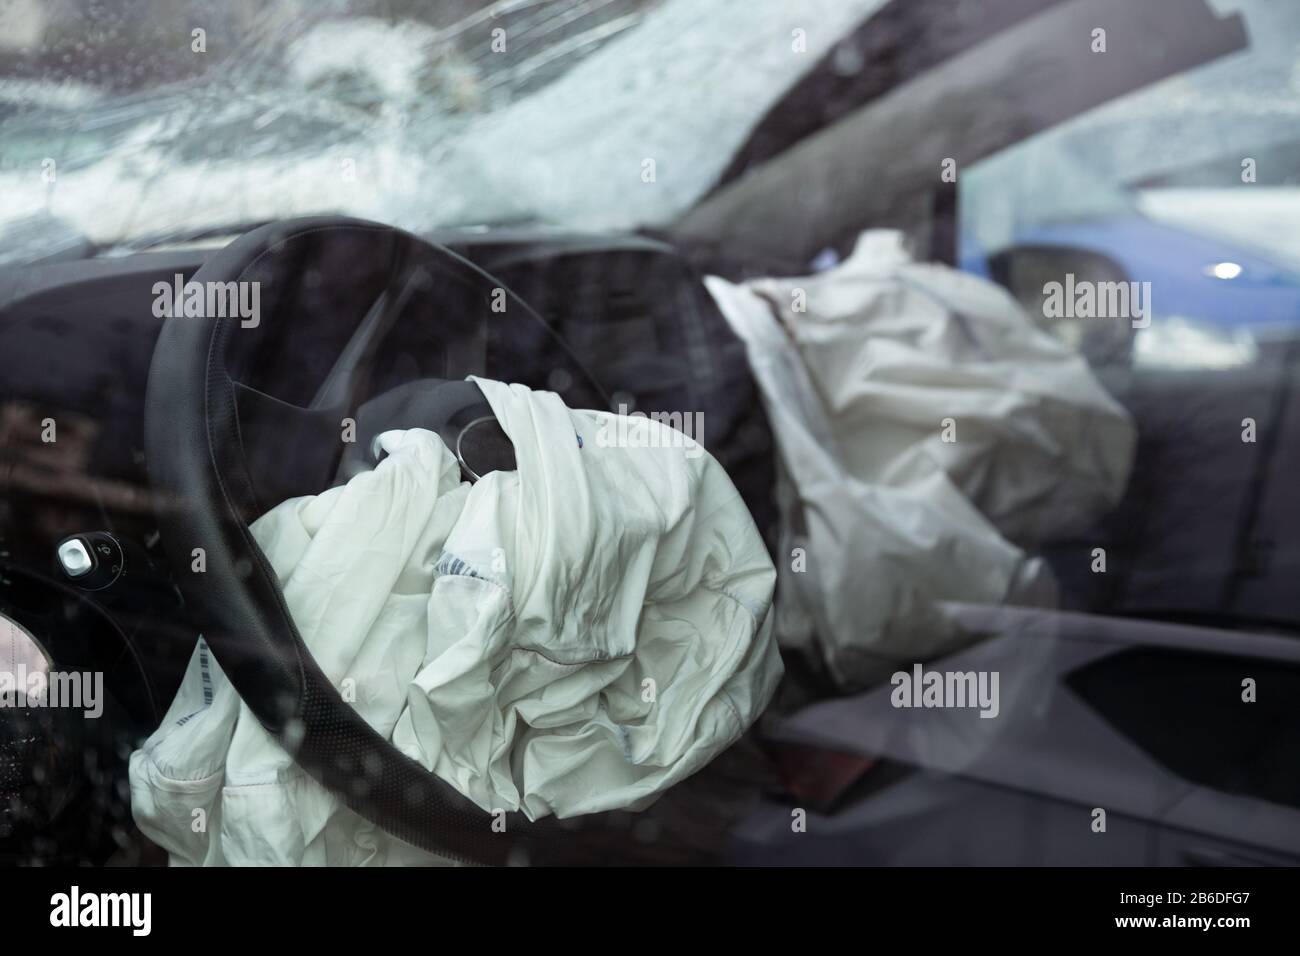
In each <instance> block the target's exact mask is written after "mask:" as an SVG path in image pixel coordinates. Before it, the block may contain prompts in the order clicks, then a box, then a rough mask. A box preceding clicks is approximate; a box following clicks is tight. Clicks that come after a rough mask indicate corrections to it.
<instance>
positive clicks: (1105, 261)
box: [958, 0, 1300, 369]
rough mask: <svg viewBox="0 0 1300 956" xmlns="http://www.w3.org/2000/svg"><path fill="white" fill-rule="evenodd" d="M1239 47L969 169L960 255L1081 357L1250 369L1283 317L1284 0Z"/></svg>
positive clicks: (1294, 210) (1287, 234) (1258, 0)
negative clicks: (1011, 296)
mask: <svg viewBox="0 0 1300 956" xmlns="http://www.w3.org/2000/svg"><path fill="white" fill-rule="evenodd" d="M1216 6H1218V7H1219V8H1221V9H1222V10H1223V12H1236V13H1240V14H1241V15H1242V17H1243V19H1244V22H1245V25H1246V29H1247V33H1248V37H1249V44H1248V46H1247V48H1246V49H1245V50H1243V51H1241V52H1239V53H1237V54H1233V55H1229V56H1226V57H1222V58H1219V59H1217V60H1214V61H1212V62H1210V63H1208V64H1205V65H1204V66H1201V67H1198V68H1196V69H1193V70H1189V71H1187V72H1185V73H1182V74H1179V75H1176V76H1173V77H1170V78H1169V79H1166V80H1164V81H1162V82H1159V83H1156V84H1153V85H1151V86H1149V87H1146V88H1144V89H1142V90H1139V91H1137V92H1135V93H1132V94H1130V95H1128V96H1125V97H1121V98H1120V99H1118V100H1115V101H1112V102H1110V103H1107V104H1105V105H1103V106H1101V107H1099V108H1097V109H1095V110H1091V111H1089V112H1086V113H1084V114H1081V115H1080V116H1077V117H1075V118H1073V119H1072V120H1070V121H1069V122H1067V123H1065V124H1062V125H1061V126H1057V127H1054V128H1052V129H1050V130H1047V131H1045V132H1043V133H1041V134H1038V135H1036V136H1034V137H1031V138H1030V139H1027V140H1025V141H1023V142H1021V143H1018V144H1016V145H1015V146H1013V147H1011V148H1009V149H1006V150H1003V151H1002V152H1000V153H998V154H995V155H994V156H991V157H989V158H987V159H986V160H984V161H982V162H980V163H978V164H975V165H973V166H972V167H970V168H969V169H968V170H967V171H966V172H965V173H964V174H963V177H962V180H961V183H960V185H959V198H958V203H959V214H958V218H959V226H958V229H959V238H958V249H959V252H958V256H959V261H960V263H961V266H962V267H963V268H965V269H967V270H969V271H972V272H976V273H978V274H981V275H985V276H988V277H990V278H992V279H994V280H995V281H997V282H999V283H1001V284H1003V285H1005V286H1006V287H1007V288H1008V289H1009V290H1010V291H1011V292H1012V293H1013V294H1015V295H1016V297H1017V298H1018V299H1020V301H1021V302H1022V303H1023V304H1024V305H1025V307H1026V308H1027V309H1028V310H1029V311H1030V313H1031V315H1033V316H1034V317H1035V318H1036V319H1038V320H1040V321H1041V323H1042V324H1043V326H1044V327H1045V328H1047V329H1048V330H1050V331H1052V332H1053V333H1054V334H1057V335H1058V336H1060V337H1061V338H1063V339H1064V340H1065V341H1067V342H1069V343H1070V344H1071V345H1072V346H1074V347H1076V348H1078V349H1080V350H1081V351H1082V352H1083V353H1084V354H1085V355H1086V356H1087V357H1088V359H1089V360H1090V361H1091V362H1093V364H1094V366H1100V365H1112V364H1120V365H1125V366H1127V365H1132V366H1136V367H1140V368H1178V369H1228V368H1240V367H1243V366H1250V365H1252V364H1254V363H1257V362H1258V361H1260V357H1261V353H1262V352H1267V351H1269V350H1270V349H1273V348H1275V345H1274V343H1276V342H1277V340H1278V339H1279V338H1289V337H1290V336H1291V335H1292V334H1293V333H1294V332H1295V331H1296V330H1297V329H1300V53H1298V52H1297V50H1296V49H1295V46H1294V43H1291V42H1283V41H1282V40H1281V39H1279V38H1282V37H1286V36H1294V35H1295V30H1296V29H1297V27H1300V8H1297V7H1295V6H1294V5H1291V4H1274V3H1268V2H1263V0H1220V2H1218V3H1216Z"/></svg>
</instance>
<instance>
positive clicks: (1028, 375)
mask: <svg viewBox="0 0 1300 956" xmlns="http://www.w3.org/2000/svg"><path fill="white" fill-rule="evenodd" d="M706 284H707V286H708V289H709V291H710V293H711V294H712V295H713V297H714V299H715V300H716V302H717V303H718V306H719V307H720V308H721V310H722V313H723V314H724V315H725V316H726V318H727V320H728V322H729V323H730V324H731V326H732V328H733V329H734V330H735V332H736V334H737V335H738V336H739V337H740V338H741V339H742V340H743V341H744V342H745V346H746V350H747V354H748V358H749V362H750V366H751V368H752V369H753V372H754V377H755V379H756V380H757V382H758V385H759V388H760V390H761V392H762V395H763V401H764V406H765V408H766V410H767V413H768V416H769V418H770V420H771V422H772V430H773V432H774V434H775V436H776V441H777V446H778V450H779V453H780V463H781V466H782V467H781V473H782V476H783V482H782V485H783V487H782V491H783V499H784V500H783V502H782V512H783V531H784V542H783V547H782V549H781V550H782V554H783V559H782V561H781V562H780V563H779V568H780V575H781V581H780V585H779V588H778V594H779V600H778V608H779V612H780V614H779V618H778V624H777V629H778V636H779V638H780V639H781V640H782V642H783V643H785V644H787V645H789V646H791V647H799V648H801V649H804V650H806V651H809V652H810V653H811V654H812V655H813V656H814V657H815V658H816V659H818V660H820V661H821V663H822V664H824V666H825V668H826V670H827V672H828V673H829V675H830V676H831V677H832V678H833V679H834V680H835V682H836V683H837V684H839V685H841V686H843V687H852V686H856V685H862V684H866V683H869V682H871V681H872V680H875V679H879V678H880V677H881V676H882V675H883V674H884V673H887V672H888V671H891V670H893V669H894V668H895V667H896V665H897V664H898V663H899V662H902V661H918V660H925V659H928V658H929V657H932V656H935V655H938V654H942V653H945V652H947V651H950V650H952V649H954V648H955V647H956V646H958V645H959V644H960V643H961V642H962V641H963V640H964V639H965V638H966V635H965V634H964V633H963V631H962V630H961V628H959V627H958V626H957V625H956V623H955V622H953V621H951V620H949V619H948V617H947V616H946V615H945V614H944V613H943V611H942V610H941V608H940V606H939V603H940V602H942V601H965V602H970V603H977V604H1000V603H1004V602H1005V603H1050V602H1051V601H1053V600H1054V595H1055V586H1054V583H1053V582H1052V579H1051V576H1050V574H1049V573H1048V571H1047V568H1046V565H1045V564H1044V562H1042V561H1041V560H1039V559H1036V558H1033V557H1032V556H1030V555H1029V554H1027V553H1026V551H1025V550H1023V549H1024V548H1026V547H1029V546H1032V545H1035V544H1038V543H1040V542H1042V541H1044V540H1047V539H1049V538H1053V537H1059V536H1062V535H1068V534H1071V533H1076V532H1078V531H1080V530H1081V529H1084V528H1086V527H1087V526H1088V523H1089V522H1090V521H1092V520H1094V519H1095V518H1097V517H1098V516H1099V515H1101V514H1103V513H1105V512H1106V511H1107V510H1109V509H1110V508H1112V507H1114V505H1115V504H1116V503H1117V502H1118V501H1119V498H1120V496H1121V495H1122V493H1123V490H1124V486H1125V484H1126V482H1127V480H1128V474H1129V469H1130V467H1131V465H1132V459H1133V449H1134V444H1135V437H1136V432H1135V429H1134V426H1133V423H1132V420H1131V418H1130V417H1129V415H1128V413H1127V412H1126V411H1125V410H1124V409H1123V408H1122V407H1121V406H1120V405H1119V404H1118V403H1117V402H1116V401H1115V400H1114V399H1112V398H1111V397H1110V396H1109V395H1108V394H1107V393H1106V391H1105V389H1103V388H1102V386H1101V384H1100V383H1099V382H1098V381H1097V380H1096V378H1095V377H1094V376H1093V374H1092V372H1091V370H1090V369H1089V367H1088V365H1087V363H1086V362H1085V361H1084V360H1083V359H1082V358H1080V357H1079V356H1078V355H1077V354H1074V353H1073V352H1071V351H1070V350H1069V349H1068V348H1067V347H1066V346H1064V345H1063V344H1062V343H1061V342H1059V341H1058V340H1056V339H1055V338H1053V337H1052V336H1050V335H1049V334H1047V333H1046V332H1044V331H1042V330H1040V329H1039V328H1037V327H1035V326H1034V324H1033V323H1032V322H1031V321H1030V319H1029V316H1027V315H1026V314H1025V312H1024V310H1023V309H1022V308H1021V307H1020V306H1019V304H1018V303H1016V301H1015V300H1014V299H1012V298H1011V296H1010V295H1008V294H1007V293H1006V292H1005V291H1004V290H1002V289H1001V288H999V287H998V286H996V285H994V284H992V283H990V282H987V281H985V280H983V279H980V278H977V277H975V276H973V275H968V274H966V273H963V272H958V271H956V270H953V269H950V268H947V267H945V266H940V265H929V264H921V263H915V262H913V261H912V260H911V258H910V256H909V255H908V254H907V252H906V250H905V249H904V247H903V244H902V238H901V235H900V234H899V233H897V232H893V231H888V230H874V231H870V232H866V233H864V234H863V235H862V236H861V237H860V238H859V240H858V243H857V246H856V247H855V249H854V251H853V253H852V255H851V256H850V257H849V258H848V259H846V260H845V261H844V262H843V263H841V264H840V265H838V266H837V267H835V268H833V269H830V270H828V271H826V272H823V273H820V274H818V275H815V276H808V277H802V278H794V279H775V278H766V279H755V280H752V281H750V282H746V283H744V284H743V285H736V284H733V283H730V282H727V281H726V280H724V279H720V278H715V277H710V278H708V279H707V280H706ZM784 555H790V556H791V560H789V561H787V560H786V559H785V558H784ZM796 562H801V563H800V564H796Z"/></svg>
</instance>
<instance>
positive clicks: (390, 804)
mask: <svg viewBox="0 0 1300 956" xmlns="http://www.w3.org/2000/svg"><path fill="white" fill-rule="evenodd" d="M314 240H315V241H325V242H335V243H336V244H339V245H341V246H343V247H347V246H348V244H349V243H351V244H358V243H359V244H360V245H361V246H368V245H373V244H387V246H388V248H387V249H386V253H387V254H388V255H390V256H392V260H391V262H390V265H391V264H392V263H396V264H397V265H398V266H399V268H397V269H394V270H393V272H392V274H393V275H394V276H396V275H397V274H398V273H399V272H401V273H403V274H407V275H409V274H410V273H409V269H410V267H411V266H412V264H413V263H414V264H417V265H418V263H419V262H420V261H422V260H423V261H427V262H428V263H431V264H436V266H437V267H438V268H442V269H447V270H450V273H452V274H455V275H457V276H459V277H461V278H468V279H470V280H472V281H474V282H476V283H478V284H480V285H481V286H483V287H484V288H485V289H486V288H488V287H490V288H491V290H492V292H493V294H495V295H498V296H499V295H501V294H504V296H505V297H506V299H507V300H508V303H509V305H508V308H509V309H510V310H516V309H520V310H523V311H524V314H525V315H526V316H529V317H531V318H533V319H535V320H536V322H538V323H540V324H541V325H542V326H545V323H544V322H543V320H542V319H541V318H540V317H539V316H537V315H536V313H535V312H533V311H532V310H531V309H530V308H529V307H528V306H527V305H526V304H525V303H524V302H523V301H522V300H519V299H518V298H517V297H515V296H514V295H513V293H511V292H510V291H509V290H508V289H506V288H505V287H504V286H503V285H502V284H501V283H499V282H496V280H494V279H492V277H491V276H489V275H488V274H487V273H485V272H483V271H482V270H480V269H478V268H477V267H476V266H473V265H472V264H470V263H469V262H468V261H466V260H464V259H463V258H461V257H459V256H457V255H455V254H454V253H452V252H450V251H449V250H446V249H443V248H441V247H437V246H434V245H432V244H430V243H427V242H424V241H423V240H421V239H418V238H417V237H415V236H412V235H410V234H408V233H405V232H402V231H400V230H396V229H392V228H391V227H388V226H384V225H381V224H378V223H372V222H366V221H363V220H355V219H346V218H341V217H324V218H310V219H300V220H289V221H284V222H277V223H272V224H270V225H267V226H263V227H260V228H258V229H255V230H253V231H251V232H249V233H247V234H245V235H244V236H242V237H241V238H239V239H236V240H235V241H234V242H232V243H231V244H230V245H228V246H227V247H225V248H224V249H222V250H221V251H219V252H218V253H216V254H215V255H213V256H212V257H211V258H210V259H209V260H208V261H207V262H206V263H205V264H204V265H203V266H202V267H201V268H200V269H199V270H198V272H197V273H195V275H194V276H193V277H192V279H191V280H190V282H192V283H201V284H202V283H209V282H220V283H227V282H252V281H261V278H260V277H261V276H263V275H264V274H265V271H266V270H265V269H263V268H261V266H263V265H265V264H266V262H267V259H268V257H270V256H274V255H276V254H277V253H280V252H283V251H285V250H286V249H287V248H289V247H290V246H294V245H297V244H301V243H304V242H306V243H310V242H312V241H314ZM484 283H486V284H487V285H484ZM497 290H501V292H498V291H497ZM265 291H266V290H265V289H263V293H265ZM179 311H180V310H179V309H173V313H176V312H179ZM260 321H263V322H265V321H267V311H266V310H265V309H264V310H263V313H262V316H261V318H260ZM239 327H240V320H239V318H238V317H219V316H183V315H173V316H172V317H169V318H167V319H166V321H165V322H164V325H163V328H162V332H161V334H160V336H159V338H158V342H157V345H156V346H155V349H154V355H153V361H152V364H151V367H150V372H149V383H148V391H147V396H146V404H145V449H146V459H147V464H148V471H149V476H150V482H151V485H152V486H153V489H154V491H155V499H156V500H157V501H158V502H159V504H158V506H157V511H158V515H157V516H158V521H159V528H160V531H161V537H162V543H163V545H164V548H165V549H166V551H167V553H168V555H169V557H170V558H171V560H172V561H173V563H174V566H176V567H178V568H182V569H184V570H181V571H180V572H179V573H178V582H177V583H178V586H179V588H180V590H181V592H182V593H183V594H184V596H185V598H186V601H187V604H188V605H189V607H190V609H191V610H192V612H193V614H194V618H195V622H196V623H197V624H198V626H199V627H200V628H201V630H202V634H203V637H204V640H205V641H206V642H207V644H208V646H209V647H210V648H211V650H212V652H213V654H214V656H215V657H216V659H217V661H218V662H219V663H220V665H221V667H222V670H223V671H224V672H225V674H226V675H227V677H228V678H229V679H230V681H231V683H232V684H233V686H234V687H235V689H236V690H237V691H238V692H239V695H240V697H241V698H242V699H243V700H244V702H245V703H247V704H248V706H249V708H250V710H252V712H253V713H254V715H255V716H256V717H257V719H258V720H259V721H260V722H261V723H262V725H263V726H264V727H266V729H267V730H268V731H269V732H271V733H272V734H273V735H275V736H276V738H277V739H278V740H279V741H280V743H281V744H282V745H283V746H284V747H285V749H286V750H287V751H288V752H289V753H290V754H291V755H292V756H293V758H294V759H295V761H297V762H298V764H299V765H300V766H302V767H303V768H304V769H305V770H306V771H307V772H308V773H309V774H311V775H312V776H313V777H314V778H315V779H316V780H318V781H319V782H320V783H321V784H323V785H324V786H325V787H327V788H328V789H330V790H331V791H332V792H334V793H335V794H337V795H338V796H339V797H340V798H341V799H342V800H343V801H344V802H345V803H346V804H347V805H348V806H349V807H350V808H351V809H353V810H354V811H356V812H357V813H359V814H360V815H361V816H363V817H365V818H366V819H368V820H370V821H372V822H374V823H375V824H377V825H378V826H380V827H381V828H382V829H384V830H385V831H387V832H388V833H390V834H392V835H393V836H395V837H397V838H399V839H401V840H404V841H405V842H407V843H410V844H412V845H414V846H417V847H419V848H421V849H424V850H427V851H430V852H433V853H437V854H440V855H443V856H447V857H451V858H453V859H457V860H461V861H465V862H479V863H502V862H505V861H506V860H507V859H508V857H509V855H510V854H511V852H512V851H513V850H514V849H515V847H517V846H518V845H519V844H520V843H521V842H524V843H528V842H530V841H534V840H536V839H538V838H539V837H541V836H542V835H543V833H545V832H547V831H551V830H553V826H552V824H551V823H550V822H549V821H547V822H538V823H532V822H529V821H528V820H527V819H526V818H525V817H523V816H522V814H511V815H510V817H509V819H508V820H507V823H506V828H505V831H504V833H502V832H494V831H493V828H492V823H493V816H492V815H490V814H487V813H485V812H484V811H483V810H481V809H479V808H478V807H477V806H475V805H474V804H472V803H471V802H470V801H468V800H467V799H466V798H464V797H463V796H462V795H461V794H459V793H458V792H457V791H455V790H454V789H453V788H451V787H450V786H448V785H447V784H446V783H444V782H443V781H442V780H441V779H439V778H438V777H437V776H435V775H434V774H432V773H430V772H429V771H427V770H425V769H424V768H423V767H422V766H421V765H420V764H418V763H417V762H416V761H414V760H412V759H410V758H409V757H407V756H405V755H404V754H402V753H401V752H400V751H398V750H397V749H396V748H395V747H394V746H393V745H392V744H391V743H390V742H389V741H388V740H386V739H385V738H384V737H382V736H380V734H378V733H377V732H376V731H375V730H374V729H373V728H371V727H370V725H369V724H367V723H366V721H365V720H364V719H363V718H362V717H361V716H360V715H359V714H358V713H357V712H356V710H354V709H353V708H352V707H351V706H350V705H348V704H347V703H346V702H345V701H344V700H343V698H342V697H341V696H340V694H339V692H338V690H337V689H336V688H335V687H334V686H333V684H332V683H331V682H330V681H329V679H328V677H327V676H326V675H325V674H324V672H323V671H322V670H321V669H320V667H319V665H318V664H317V663H316V661H315V659H314V658H313V657H312V655H311V652H310V651H309V650H308V648H307V647H306V645H305V643H304V642H303V640H302V637H301V635H300V634H299V632H298V628H297V626H296V625H295V624H294V621H293V617H292V615H291V614H290V613H289V609H288V607H287V605H286V603H285V601H284V597H283V594H282V593H281V591H280V587H279V583H278V581H277V579H276V575H275V573H274V571H273V570H272V568H271V565H270V562H269V561H268V560H267V558H266V557H265V555H264V554H263V553H262V551H261V549H260V548H259V547H258V546H257V543H256V541H255V540H254V539H253V536H252V533H251V531H250V530H249V527H248V521H249V520H251V517H252V516H254V515H256V514H258V513H260V512H261V511H263V510H265V508H266V507H267V503H266V502H263V501H260V500H259V496H258V494H257V491H256V488H255V482H254V479H253V476H252V474H251V473H250V471H249V467H248V464H247V460H246V456H245V454H244V448H243V441H244V436H243V434H242V433H241V422H240V409H241V389H242V388H244V386H242V385H241V383H239V382H237V381H236V380H235V378H234V377H232V374H231V371H230V367H229V366H230V362H229V359H230V357H231V356H230V351H231V349H232V346H233V342H234V341H235V336H234V332H235V330H236V329H237V328H239ZM548 328H549V327H548ZM566 351H567V350H566ZM580 367H581V366H579V368H580ZM584 371H585V370H584ZM597 388H599V386H598V385H597ZM360 397H361V396H352V404H353V405H355V404H356V402H358V401H359V399H360ZM281 404H284V403H281ZM287 407H288V408H292V409H296V411H298V412H306V413H308V414H309V415H310V414H311V413H312V411H313V410H311V409H297V408H296V406H287ZM317 411H319V410H317ZM335 411H336V409H334V408H328V409H326V410H325V413H326V414H329V415H332V414H334V412H335ZM319 417H320V414H317V418H319ZM334 422H335V423H336V422H337V419H334ZM332 427H333V428H334V429H335V436H336V437H335V441H336V442H337V440H338V438H337V425H333V426H332ZM304 434H307V435H309V436H310V435H311V434H312V432H311V430H310V429H306V430H305V431H304ZM326 483H328V482H326ZM320 490H323V488H316V489H315V491H316V492H319V491H320ZM304 493H306V492H304ZM274 503H276V502H274V501H273V502H271V504H274ZM195 548H202V549H203V550H204V552H205V562H206V570H205V571H204V572H203V573H197V572H193V571H192V570H191V561H192V555H193V551H194V549H195ZM498 829H499V828H498Z"/></svg>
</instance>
